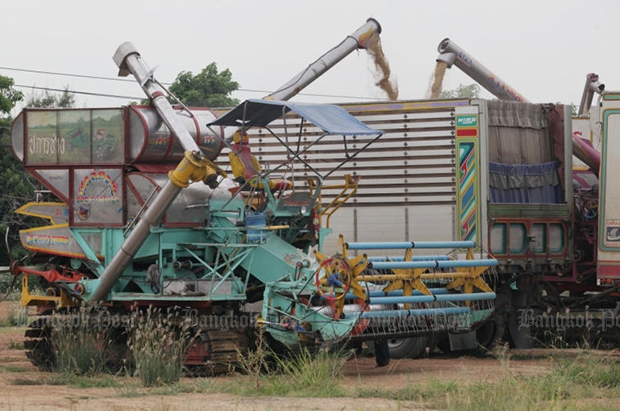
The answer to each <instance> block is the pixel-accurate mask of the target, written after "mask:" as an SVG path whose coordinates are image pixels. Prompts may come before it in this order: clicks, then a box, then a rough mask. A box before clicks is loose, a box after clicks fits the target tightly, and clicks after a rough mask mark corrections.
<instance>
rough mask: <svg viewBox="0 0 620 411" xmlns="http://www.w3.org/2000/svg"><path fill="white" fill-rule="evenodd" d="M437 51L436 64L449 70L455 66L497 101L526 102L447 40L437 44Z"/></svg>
mask: <svg viewBox="0 0 620 411" xmlns="http://www.w3.org/2000/svg"><path fill="white" fill-rule="evenodd" d="M437 51H439V56H438V57H437V62H443V63H445V64H446V66H447V67H448V68H451V67H452V65H456V66H457V67H458V68H459V69H461V70H462V71H463V72H464V73H465V74H467V75H468V76H469V77H471V78H472V79H474V80H475V81H476V82H477V83H478V84H480V85H481V86H482V87H484V88H485V89H487V90H488V91H489V92H490V93H491V94H493V95H494V96H495V97H497V98H498V99H500V100H510V101H520V102H527V99H526V98H525V97H523V96H522V95H521V94H519V93H518V92H517V91H516V90H515V89H513V88H512V87H510V86H509V85H508V84H506V83H505V82H504V81H503V80H502V79H500V78H499V77H498V76H496V75H495V74H493V73H492V72H491V71H490V70H489V69H487V68H486V67H485V66H484V65H482V64H481V63H480V62H478V61H476V59H474V58H473V57H472V56H471V55H470V54H469V53H467V52H466V51H465V50H463V49H462V48H460V47H459V46H458V45H457V44H456V43H454V42H453V41H452V40H450V39H449V38H445V39H443V40H442V41H441V43H439V46H438V47H437Z"/></svg>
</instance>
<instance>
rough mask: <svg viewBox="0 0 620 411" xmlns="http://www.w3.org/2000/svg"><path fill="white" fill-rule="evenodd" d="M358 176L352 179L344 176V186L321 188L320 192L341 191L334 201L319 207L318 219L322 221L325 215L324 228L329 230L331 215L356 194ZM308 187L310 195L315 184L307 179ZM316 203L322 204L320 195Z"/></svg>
mask: <svg viewBox="0 0 620 411" xmlns="http://www.w3.org/2000/svg"><path fill="white" fill-rule="evenodd" d="M359 180H360V178H359V176H356V177H353V176H351V174H345V175H344V184H334V185H329V186H327V185H325V186H322V187H321V192H322V191H323V190H326V189H327V190H329V189H338V188H339V189H341V191H340V193H339V194H338V195H337V196H336V197H334V199H333V200H332V201H331V202H330V203H329V204H328V205H326V206H325V207H323V206H321V209H320V210H319V218H320V219H321V220H322V219H323V216H324V215H326V216H327V219H326V221H325V227H326V228H329V224H330V220H331V218H332V215H333V214H334V213H335V212H336V210H338V209H339V208H340V207H341V206H342V205H343V204H344V203H346V202H347V201H349V199H350V198H351V197H353V195H355V193H357V187H358V184H359ZM308 185H309V186H310V194H312V193H313V192H314V191H315V190H316V189H317V184H316V182H315V181H314V180H313V179H308ZM317 201H318V203H319V204H321V203H322V198H321V193H320V192H319V195H318V196H317Z"/></svg>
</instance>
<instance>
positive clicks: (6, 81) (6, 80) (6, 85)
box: [0, 76, 24, 114]
mask: <svg viewBox="0 0 620 411" xmlns="http://www.w3.org/2000/svg"><path fill="white" fill-rule="evenodd" d="M13 84H15V82H14V81H13V79H12V78H10V77H5V76H0V113H2V114H9V113H10V112H11V110H12V109H13V107H15V104H17V103H18V102H19V101H21V100H22V99H23V98H24V95H23V93H22V92H21V91H17V90H15V89H14V88H13Z"/></svg>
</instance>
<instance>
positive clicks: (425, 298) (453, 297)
mask: <svg viewBox="0 0 620 411" xmlns="http://www.w3.org/2000/svg"><path fill="white" fill-rule="evenodd" d="M493 299H495V293H471V294H440V295H411V296H401V297H392V296H390V297H371V298H370V304H377V305H383V304H407V303H432V302H435V301H437V302H439V301H480V300H493Z"/></svg>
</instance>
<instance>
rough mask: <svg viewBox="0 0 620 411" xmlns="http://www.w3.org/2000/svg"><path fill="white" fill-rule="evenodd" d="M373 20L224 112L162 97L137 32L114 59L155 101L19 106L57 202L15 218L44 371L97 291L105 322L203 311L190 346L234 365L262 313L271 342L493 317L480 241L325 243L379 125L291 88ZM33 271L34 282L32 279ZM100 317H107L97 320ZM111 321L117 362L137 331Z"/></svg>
mask: <svg viewBox="0 0 620 411" xmlns="http://www.w3.org/2000/svg"><path fill="white" fill-rule="evenodd" d="M379 32H380V26H379V25H378V23H377V22H376V21H374V20H372V19H370V20H368V21H367V23H366V24H365V25H364V26H362V27H361V28H360V29H359V30H358V31H356V32H355V33H354V34H353V35H351V36H348V37H347V38H346V39H345V41H343V42H342V43H341V44H340V45H339V46H337V47H336V48H334V49H332V50H331V51H330V52H329V53H327V54H326V55H324V56H323V57H321V58H320V59H319V60H317V61H316V62H315V63H313V64H312V65H311V66H310V67H309V68H308V69H306V70H304V71H303V72H302V73H301V74H300V75H298V76H297V77H295V78H294V79H293V80H292V81H291V82H289V83H287V84H286V85H285V86H284V87H283V88H282V89H281V90H280V91H278V92H276V93H274V94H272V95H270V96H267V97H266V99H264V100H248V101H245V102H244V103H242V104H241V105H240V106H238V107H236V108H234V109H232V110H230V111H229V112H227V113H224V114H222V115H220V116H217V117H216V116H215V115H214V114H213V113H212V112H211V111H210V110H207V109H192V110H189V109H187V108H186V107H183V106H181V107H173V106H171V105H170V104H169V103H168V100H167V98H166V92H165V90H164V89H163V87H161V86H160V84H159V83H158V82H157V81H156V80H155V78H154V77H153V73H152V71H151V70H150V69H149V68H148V66H147V65H146V63H145V62H144V60H143V59H142V57H141V56H140V54H139V53H138V51H137V50H136V48H135V47H134V46H133V45H132V44H131V43H124V44H122V45H121V46H120V47H119V48H118V50H117V52H116V53H115V55H114V61H115V62H116V64H117V65H118V67H119V69H120V72H119V74H120V75H128V74H132V75H133V76H134V77H135V79H136V80H137V81H138V83H139V84H140V85H141V87H142V88H143V90H144V91H145V93H146V95H147V96H148V97H149V98H150V100H151V106H149V107H140V106H131V107H121V108H103V109H76V110H74V109H65V110H63V109H58V110H56V109H54V110H40V109H25V110H24V111H22V113H20V115H19V116H18V117H17V118H16V120H15V122H14V125H13V129H12V146H13V150H14V152H15V155H16V157H17V158H18V159H19V160H20V161H21V162H23V164H24V166H25V168H26V170H27V171H28V172H29V173H31V174H32V175H33V176H35V177H36V178H37V179H38V180H39V181H40V182H41V183H42V184H43V185H45V186H46V187H47V188H48V189H50V190H51V191H52V193H53V194H54V195H55V196H57V197H58V198H59V199H60V200H61V202H33V203H28V204H26V205H24V206H23V207H21V208H20V209H19V210H17V212H19V213H21V214H25V215H29V216H34V217H39V218H41V219H42V220H45V221H46V223H47V224H46V225H42V226H40V227H37V228H31V229H26V230H22V231H21V232H20V237H21V241H22V244H23V246H24V247H25V248H26V249H27V250H29V251H31V253H32V255H31V258H30V265H22V264H21V262H15V263H14V264H12V267H11V269H12V272H13V274H14V275H16V276H17V275H19V274H24V276H23V279H22V303H23V304H24V305H28V306H36V307H37V308H38V311H39V313H40V314H41V317H40V318H38V319H37V320H35V321H34V322H33V323H32V324H31V326H30V328H29V329H28V330H27V331H26V342H25V347H26V349H27V355H28V356H29V358H30V359H31V360H32V362H33V363H34V364H35V365H37V366H38V367H40V368H42V369H52V368H53V367H54V366H55V356H54V348H53V347H54V346H55V342H54V339H55V338H57V333H55V331H54V327H53V325H54V324H55V322H54V321H55V319H56V317H57V316H60V318H63V317H66V319H67V320H68V321H72V320H74V319H78V318H80V317H79V316H80V315H81V314H79V312H80V308H82V307H92V306H94V305H95V304H96V303H102V305H101V306H100V308H99V309H97V310H94V311H92V318H90V319H89V320H88V321H89V323H91V324H92V326H94V327H99V328H106V324H111V323H114V320H113V319H114V318H125V317H126V316H127V315H129V314H131V313H132V312H134V311H135V310H144V309H146V308H147V307H160V308H164V309H165V308H168V309H175V310H180V311H182V312H186V313H187V312H191V313H192V315H193V316H197V317H196V318H201V319H205V320H208V321H199V322H197V324H196V325H195V327H196V329H195V330H194V331H195V332H196V333H197V334H198V335H199V337H200V338H199V339H198V341H196V342H195V343H194V344H193V346H192V347H191V349H190V351H189V353H188V355H187V358H186V361H185V362H186V365H188V366H190V365H191V366H194V367H198V368H203V369H204V371H206V372H218V371H222V370H227V369H228V366H229V364H230V363H231V362H235V361H236V356H237V350H241V351H242V352H243V351H244V350H246V349H249V348H250V347H251V346H252V345H253V341H252V339H253V335H254V334H255V332H256V330H257V329H258V328H260V329H262V330H263V331H264V332H265V335H266V336H267V337H268V340H269V341H270V342H271V343H273V344H279V345H284V346H287V347H291V348H296V347H299V346H304V345H307V346H311V347H322V346H330V345H333V344H338V343H344V342H345V341H347V340H348V339H349V338H358V339H359V338H361V339H375V338H385V337H386V336H389V335H398V336H410V335H417V334H418V333H421V332H424V333H428V332H432V331H433V330H434V329H441V330H450V331H454V332H463V331H470V330H472V329H474V328H475V327H477V326H478V325H479V324H481V323H482V322H484V321H485V320H486V319H487V318H488V317H489V316H491V315H492V313H493V299H494V298H495V293H494V292H493V291H492V289H491V288H490V287H489V286H488V285H487V284H486V283H485V281H484V279H483V275H484V274H485V273H486V272H487V269H488V267H491V266H494V265H496V264H497V261H496V260H493V259H486V258H481V259H475V258H474V254H473V250H474V249H475V248H476V247H477V245H476V242H475V241H472V240H466V241H452V240H450V241H442V242H415V241H408V242H391V241H381V242H357V241H356V242H348V243H347V242H345V241H344V237H339V238H340V240H339V243H338V249H337V250H335V252H334V253H332V254H328V253H326V252H325V251H324V250H323V248H322V245H323V243H324V239H325V237H326V235H327V234H329V232H330V229H329V227H326V226H323V225H324V224H323V222H324V221H329V219H330V218H331V217H332V215H333V213H334V211H336V210H337V209H342V208H343V207H342V206H344V205H345V204H346V202H347V201H348V200H351V198H355V193H356V191H357V190H358V181H359V177H360V175H359V174H361V173H355V174H356V175H352V174H350V173H342V171H343V170H345V169H346V168H347V167H350V164H352V163H353V164H355V162H356V161H357V159H358V158H361V157H362V156H363V155H365V153H366V152H367V151H368V149H369V148H370V147H373V145H374V144H376V143H377V141H380V137H381V135H382V133H383V132H382V131H378V130H375V129H374V128H371V127H369V126H367V125H365V124H364V123H362V122H361V121H359V120H357V119H355V118H354V117H352V116H350V115H349V114H347V113H346V111H345V110H343V109H342V108H340V107H338V106H325V105H307V104H294V103H287V102H286V101H284V100H287V99H289V98H290V97H292V96H294V95H295V94H296V93H297V92H299V90H301V88H302V87H304V86H305V85H307V84H309V83H310V82H311V81H312V80H314V79H315V78H317V77H318V76H319V75H320V74H322V73H323V72H324V71H326V70H327V69H328V68H329V67H330V66H331V65H333V64H336V63H337V62H338V61H339V60H340V59H342V58H343V57H344V56H346V55H347V54H348V53H350V52H351V51H353V50H355V49H357V48H365V47H367V46H368V45H369V44H370V43H371V42H374V41H377V40H378V34H379ZM278 119H280V120H278ZM276 120H277V121H276ZM246 133H247V134H249V138H248V137H246ZM259 135H260V136H263V137H265V141H267V140H269V141H270V142H269V143H265V145H267V144H268V145H270V147H269V148H270V149H271V150H273V149H274V148H275V147H277V149H278V150H281V151H282V152H283V153H284V154H285V155H284V156H281V157H280V160H279V161H278V162H277V166H274V167H271V168H267V167H266V168H265V170H264V171H263V170H262V169H261V167H260V166H259V163H258V162H256V161H255V160H256V158H255V157H253V156H252V153H251V152H250V151H249V145H248V144H246V142H247V140H248V139H251V140H254V137H255V136H259ZM267 136H268V137H267ZM272 142H273V145H271V144H272ZM262 148H264V145H263V146H261V147H259V150H260V149H262ZM225 153H227V154H229V156H228V157H229V159H230V161H231V164H232V165H233V173H234V175H235V179H234V180H233V179H232V178H231V177H228V173H227V172H226V171H225V170H224V168H228V164H227V163H226V164H224V162H219V163H217V160H218V159H221V158H222V157H224V158H225V156H223V155H221V154H225ZM261 157H265V156H263V155H262V154H261ZM317 157H318V161H315V159H317ZM283 159H285V160H284V161H283ZM262 160H265V158H262ZM263 164H265V162H264V161H263ZM240 170H241V171H240ZM364 177H365V176H364ZM343 181H344V182H343ZM333 193H337V194H336V195H333ZM426 248H432V249H437V248H440V249H446V248H447V249H454V250H461V251H462V252H463V253H462V254H463V256H464V259H461V260H455V259H454V257H456V256H457V255H456V254H453V255H450V256H448V255H442V256H438V255H431V256H426V257H424V258H422V259H421V258H420V257H417V256H414V255H413V252H412V250H414V249H415V250H417V249H426ZM374 249H379V250H386V249H389V250H395V249H396V250H401V257H400V258H396V257H389V258H381V257H376V258H371V257H369V256H368V255H367V254H366V250H374ZM351 252H354V253H356V255H355V256H353V255H349V254H350V253H351ZM386 270H389V273H386ZM33 277H37V278H39V280H40V281H41V283H42V284H44V287H45V289H46V293H45V295H44V296H40V295H33V294H31V293H30V292H29V289H28V285H29V281H30V280H31V279H32V278H33ZM255 302H258V303H261V304H259V305H260V308H258V310H259V316H258V318H257V320H256V321H252V319H253V318H254V317H253V312H252V311H250V310H251V309H250V308H248V306H249V304H248V303H255ZM102 313H104V314H105V315H104V316H102ZM102 317H103V318H104V319H108V320H109V321H108V322H106V323H101V322H98V321H100V320H101V318H102ZM233 323H234V324H236V325H238V326H237V327H232V328H229V327H223V326H222V325H223V324H228V325H230V324H233ZM82 325H83V324H82ZM108 328H109V331H110V332H113V333H114V335H112V336H110V335H107V336H106V337H105V338H111V339H112V340H113V341H115V344H114V345H113V346H112V348H113V349H114V354H113V358H110V361H112V360H115V361H118V360H119V359H125V358H127V357H128V353H127V348H126V344H125V342H126V338H127V334H128V332H130V330H128V329H127V327H126V326H125V324H124V323H123V326H122V327H116V328H111V327H108ZM108 328H106V329H108Z"/></svg>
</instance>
